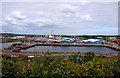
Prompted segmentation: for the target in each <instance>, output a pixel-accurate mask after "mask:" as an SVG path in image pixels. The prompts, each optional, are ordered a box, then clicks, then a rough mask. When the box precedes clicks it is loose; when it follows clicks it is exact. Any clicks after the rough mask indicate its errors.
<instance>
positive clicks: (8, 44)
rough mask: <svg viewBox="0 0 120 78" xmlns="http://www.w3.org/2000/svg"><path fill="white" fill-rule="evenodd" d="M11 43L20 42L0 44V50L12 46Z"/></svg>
mask: <svg viewBox="0 0 120 78" xmlns="http://www.w3.org/2000/svg"><path fill="white" fill-rule="evenodd" d="M13 43H20V42H9V43H0V48H7V47H8V46H10V45H12V44H13Z"/></svg>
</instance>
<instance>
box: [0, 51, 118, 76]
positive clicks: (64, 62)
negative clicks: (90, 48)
mask: <svg viewBox="0 0 120 78" xmlns="http://www.w3.org/2000/svg"><path fill="white" fill-rule="evenodd" d="M79 58H81V59H79ZM1 60H2V70H3V71H2V76H3V77H6V78H73V77H74V78H76V77H83V76H89V77H91V78H93V77H96V76H97V77H110V76H114V77H116V76H117V77H119V76H120V67H119V66H120V61H119V56H117V57H112V58H104V57H97V56H95V54H94V53H91V52H90V53H85V54H84V56H82V54H81V53H75V54H74V55H72V56H70V57H69V58H67V59H63V58H58V57H51V56H47V57H41V58H32V59H21V60H20V59H16V58H10V57H6V56H4V57H3V58H1Z"/></svg>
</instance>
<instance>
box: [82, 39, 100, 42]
mask: <svg viewBox="0 0 120 78" xmlns="http://www.w3.org/2000/svg"><path fill="white" fill-rule="evenodd" d="M83 41H84V42H88V41H91V42H96V41H99V39H88V40H83Z"/></svg>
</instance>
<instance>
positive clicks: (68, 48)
mask: <svg viewBox="0 0 120 78" xmlns="http://www.w3.org/2000/svg"><path fill="white" fill-rule="evenodd" d="M25 51H27V52H45V51H49V52H89V51H92V52H96V53H117V52H118V51H116V50H113V49H109V48H106V47H82V46H80V47H78V46H75V47H73V46H35V47H32V48H29V49H27V50H25Z"/></svg>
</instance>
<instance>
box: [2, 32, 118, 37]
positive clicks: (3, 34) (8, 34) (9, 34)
mask: <svg viewBox="0 0 120 78" xmlns="http://www.w3.org/2000/svg"><path fill="white" fill-rule="evenodd" d="M0 35H2V36H30V37H33V36H45V35H35V34H15V33H0ZM54 36H62V37H120V35H54Z"/></svg>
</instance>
